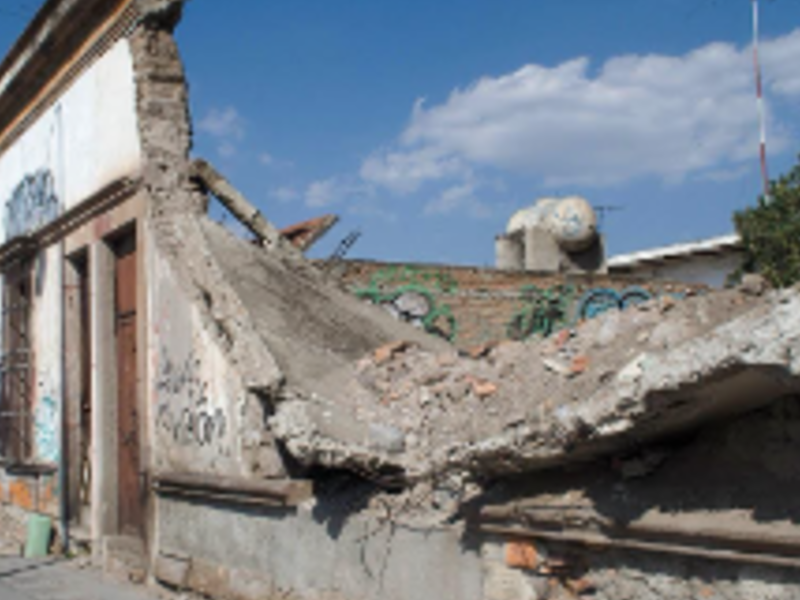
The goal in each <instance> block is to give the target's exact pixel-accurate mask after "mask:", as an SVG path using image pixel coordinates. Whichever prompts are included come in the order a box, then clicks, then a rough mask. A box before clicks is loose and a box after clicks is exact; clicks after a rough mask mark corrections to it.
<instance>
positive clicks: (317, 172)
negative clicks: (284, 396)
mask: <svg viewBox="0 0 800 600" xmlns="http://www.w3.org/2000/svg"><path fill="white" fill-rule="evenodd" d="M2 3H3V4H6V3H8V4H7V5H6V6H7V8H5V9H3V8H0V43H2V44H3V47H4V48H3V49H5V48H7V47H8V45H9V44H10V43H11V40H12V39H13V37H14V36H15V35H17V34H18V33H19V30H20V29H21V27H22V26H23V25H24V22H23V20H22V19H20V18H18V17H16V16H14V15H13V14H9V13H10V12H13V11H16V10H19V11H20V12H23V10H24V7H25V6H30V5H31V4H33V3H32V2H27V3H25V2H22V3H19V2H10V1H9V0H2ZM177 35H178V40H179V43H180V46H181V49H182V52H183V56H184V60H185V61H186V64H187V69H188V75H189V79H190V82H191V94H192V96H191V97H192V112H193V116H194V119H195V127H196V139H195V142H196V144H195V153H196V154H197V155H199V156H204V157H206V158H208V159H210V160H211V161H212V162H213V163H215V164H216V165H217V166H218V167H219V168H220V170H221V171H223V172H224V173H226V174H227V175H228V176H229V178H230V179H231V180H232V181H233V182H234V183H235V184H236V185H237V186H238V187H240V189H242V191H244V192H245V194H246V195H247V196H248V197H249V198H250V199H251V200H252V201H254V202H255V203H256V204H257V205H258V206H259V207H260V208H261V209H262V210H263V211H264V213H265V214H266V215H267V217H268V218H270V219H271V220H272V221H274V222H275V223H276V224H278V225H281V226H283V225H289V224H291V223H293V222H297V221H301V220H304V219H307V218H310V217H314V216H317V215H320V214H324V213H328V212H333V213H336V214H339V215H340V216H341V217H342V221H341V223H340V225H339V226H338V227H337V228H335V229H334V230H333V231H332V232H331V233H330V234H329V236H328V238H326V239H325V240H324V241H323V242H321V243H320V245H319V247H318V248H317V249H316V253H317V255H320V256H324V255H326V254H328V253H329V252H330V251H331V250H332V248H333V247H334V246H335V245H336V243H337V242H338V241H339V240H340V239H341V238H342V237H344V236H345V235H346V234H347V233H348V232H349V231H351V230H353V229H360V230H361V231H362V232H363V237H362V238H361V240H360V241H359V242H358V244H357V245H356V246H355V247H354V248H353V250H352V253H351V255H352V256H357V257H368V258H377V259H386V260H409V261H426V262H439V261H446V262H454V263H464V264H477V265H488V264H491V263H492V261H493V247H494V236H495V234H497V233H499V232H501V231H502V230H503V229H504V227H505V223H506V221H507V220H508V218H509V216H510V215H511V214H512V212H513V211H514V210H516V209H518V208H522V207H524V206H526V205H529V204H531V203H533V202H534V201H535V200H536V199H537V198H538V197H541V196H549V195H568V194H580V195H583V196H585V197H586V198H588V199H589V200H590V202H592V203H593V204H595V205H599V206H607V205H613V206H621V207H623V209H622V210H619V211H615V212H612V213H609V214H608V216H607V217H606V218H605V219H604V222H603V229H604V233H605V235H606V237H607V245H608V248H609V251H610V253H611V254H618V253H623V252H628V251H634V250H638V249H644V248H648V247H652V246H656V245H664V244H669V243H675V242H683V241H690V240H694V239H700V238H704V237H709V236H713V235H719V234H724V233H728V232H729V231H730V230H731V227H732V226H731V214H732V212H733V211H734V210H735V209H738V208H741V207H743V206H746V205H748V204H752V203H753V202H754V201H755V198H756V196H757V194H758V191H759V186H760V184H759V172H758V159H757V156H758V155H757V136H758V129H757V127H758V123H757V114H756V107H755V98H754V91H753V82H752V65H751V59H750V54H749V52H750V50H749V43H750V37H751V9H750V0H602V1H601V0H494V1H492V2H490V1H489V0H269V1H267V0H233V1H231V0H229V1H227V2H222V1H219V0H218V1H216V2H215V1H212V0H191V2H189V4H188V6H187V10H186V15H185V18H184V20H183V22H182V24H181V25H180V27H179V30H178V33H177ZM762 35H763V38H764V39H763V44H764V48H763V52H764V70H765V81H766V93H767V97H768V101H769V141H770V148H771V156H770V170H771V174H772V175H773V176H775V175H777V174H779V173H781V172H784V171H786V170H787V169H788V168H789V167H790V166H791V165H792V164H794V162H795V160H796V155H797V154H798V152H800V108H798V106H800V103H798V100H800V67H799V66H798V65H800V1H798V0H763V3H762Z"/></svg>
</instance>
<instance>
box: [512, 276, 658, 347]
mask: <svg viewBox="0 0 800 600" xmlns="http://www.w3.org/2000/svg"><path fill="white" fill-rule="evenodd" d="M577 295H578V291H577V289H576V288H575V286H572V285H555V286H553V287H550V288H547V289H540V288H538V287H536V286H535V285H527V286H524V287H523V288H522V289H521V290H520V296H521V298H522V299H523V303H524V305H523V307H522V308H520V309H519V310H518V311H517V312H516V313H514V316H513V317H512V318H511V320H510V321H509V323H508V325H507V327H506V334H507V335H508V337H509V338H510V339H512V340H517V341H519V340H524V339H527V338H529V337H531V336H534V335H539V336H541V337H548V336H549V335H551V334H552V333H554V332H556V331H559V330H561V329H565V328H567V327H573V326H575V325H576V324H577V323H579V322H580V321H585V320H588V319H594V318H595V317H598V316H600V315H601V314H603V313H605V312H607V311H609V310H625V309H626V308H628V307H630V306H634V305H636V304H640V303H642V302H647V301H648V300H651V299H653V298H654V297H655V296H653V294H652V293H650V292H649V291H647V290H646V289H644V288H641V287H629V288H625V289H623V290H615V289H611V288H592V289H590V290H588V291H586V292H584V293H583V295H582V296H580V298H579V299H578V300H577V301H576V298H577Z"/></svg>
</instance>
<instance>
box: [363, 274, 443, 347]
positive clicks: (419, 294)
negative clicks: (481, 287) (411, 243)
mask: <svg viewBox="0 0 800 600" xmlns="http://www.w3.org/2000/svg"><path fill="white" fill-rule="evenodd" d="M457 288H458V283H457V282H456V280H455V279H454V278H453V277H451V276H450V275H448V274H446V273H442V272H441V271H437V270H431V269H420V268H419V267H412V266H398V267H390V268H388V269H382V270H380V271H378V272H376V273H375V274H374V275H373V276H372V278H371V279H370V282H369V285H368V286H367V287H364V288H360V289H357V290H355V294H356V296H357V297H359V298H362V299H365V300H369V301H370V302H372V303H373V304H376V305H378V306H380V307H382V308H383V309H385V310H386V311H388V312H389V313H390V314H391V315H392V316H394V317H395V318H397V319H399V320H401V321H406V322H408V323H411V324H413V325H416V326H417V327H420V328H422V329H424V330H425V331H427V332H428V333H432V334H434V335H438V336H440V337H442V338H444V339H446V340H449V341H451V342H452V341H454V340H455V338H456V335H457V333H458V327H457V322H456V319H455V316H454V315H453V311H452V308H451V307H450V305H448V304H446V303H442V302H441V301H440V296H441V294H446V293H451V292H453V291H455V290H456V289H457Z"/></svg>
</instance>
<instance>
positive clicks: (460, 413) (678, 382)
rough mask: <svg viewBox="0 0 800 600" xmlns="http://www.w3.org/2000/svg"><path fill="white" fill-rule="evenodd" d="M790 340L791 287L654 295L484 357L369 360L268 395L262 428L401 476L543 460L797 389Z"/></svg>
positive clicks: (311, 455) (529, 465)
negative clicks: (315, 385)
mask: <svg viewBox="0 0 800 600" xmlns="http://www.w3.org/2000/svg"><path fill="white" fill-rule="evenodd" d="M798 338H800V294H798V292H797V290H789V291H784V292H780V293H771V294H768V295H765V296H760V297H759V296H753V295H750V294H745V293H744V292H739V291H729V292H724V293H718V294H709V295H705V296H701V297H697V298H690V299H687V300H685V301H683V302H676V301H675V300H673V299H671V298H665V299H662V300H660V301H656V302H651V303H648V304H645V305H641V306H638V307H633V308H630V309H629V310H628V311H625V312H622V313H613V314H609V315H607V316H604V317H601V318H598V319H596V320H593V321H589V322H586V323H584V324H583V325H581V326H580V327H578V328H577V329H576V330H575V331H573V332H563V333H562V334H561V335H559V336H555V338H554V339H551V340H549V341H546V342H543V343H530V344H515V343H508V344H502V345H500V346H498V347H496V348H494V349H491V350H487V353H486V354H487V356H486V357H484V358H478V359H472V358H459V357H457V356H455V354H454V353H452V352H451V353H449V354H447V353H446V354H439V355H436V354H432V353H429V352H424V351H421V350H419V349H416V348H413V347H412V348H399V349H395V351H394V352H389V353H388V354H387V355H385V356H381V357H379V356H378V355H376V356H374V357H367V358H365V359H364V360H362V361H360V362H359V363H358V364H357V365H355V366H354V367H352V368H351V371H350V378H349V381H348V382H347V383H346V385H345V386H344V387H341V388H338V389H337V388H333V387H331V388H329V390H328V392H327V393H325V394H320V395H319V396H318V397H316V398H305V397H300V398H293V399H290V400H288V401H287V402H284V403H281V404H279V405H278V406H277V413H276V415H275V416H274V417H273V419H272V420H271V424H272V427H273V430H274V432H275V434H276V435H277V436H278V437H279V438H280V439H281V440H282V441H284V443H285V444H286V447H287V448H288V450H289V451H290V452H291V453H292V455H293V456H294V457H295V458H297V459H298V460H300V461H302V462H304V463H306V464H309V465H310V464H321V465H324V466H327V467H345V468H352V469H354V470H357V471H363V472H371V473H373V474H380V473H386V472H390V473H392V474H393V476H394V478H395V479H397V478H398V477H399V478H400V479H401V480H402V479H405V480H406V481H409V482H413V481H416V480H419V479H433V478H437V477H440V476H442V475H443V474H447V473H461V474H463V475H465V476H467V478H486V477H493V476H499V475H504V474H511V473H515V472H521V471H526V470H532V469H543V468H547V467H552V466H554V465H559V464H564V463H567V462H572V461H576V460H589V459H592V458H595V457H597V456H600V455H603V454H607V453H610V452H613V451H618V450H620V449H622V448H625V447H628V446H629V445H631V444H634V443H639V442H642V441H647V440H650V439H655V438H659V437H663V436H667V435H670V434H672V433H675V432H678V431H681V430H685V429H691V428H694V427H696V426H698V425H700V424H702V423H704V422H707V421H709V420H712V419H715V418H720V417H722V416H725V415H729V414H734V413H739V412H744V411H747V410H751V409H754V408H756V407H758V406H762V405H764V404H766V403H768V402H771V401H772V400H774V399H775V398H776V397H779V396H781V395H785V394H789V393H792V392H795V391H797V390H798V389H800V377H799V376H800V361H799V360H798V359H797V356H796V353H795V351H794V348H795V347H796V345H797V342H798ZM370 432H373V435H370ZM375 432H377V433H375ZM376 439H378V440H379V443H375V440H376Z"/></svg>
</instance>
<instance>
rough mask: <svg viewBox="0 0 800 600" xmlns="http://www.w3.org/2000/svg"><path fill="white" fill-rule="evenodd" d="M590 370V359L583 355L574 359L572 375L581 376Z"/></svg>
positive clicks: (571, 366)
mask: <svg viewBox="0 0 800 600" xmlns="http://www.w3.org/2000/svg"><path fill="white" fill-rule="evenodd" d="M588 368H589V357H588V356H586V355H584V354H582V355H580V356H576V357H575V358H573V359H572V364H571V365H570V368H569V370H570V375H573V376H574V375H580V374H581V373H583V372H584V371H586V369H588Z"/></svg>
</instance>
